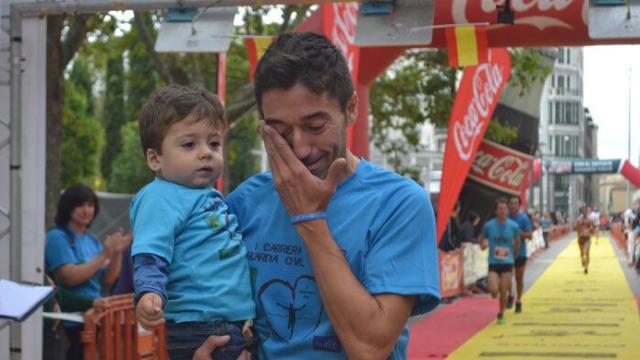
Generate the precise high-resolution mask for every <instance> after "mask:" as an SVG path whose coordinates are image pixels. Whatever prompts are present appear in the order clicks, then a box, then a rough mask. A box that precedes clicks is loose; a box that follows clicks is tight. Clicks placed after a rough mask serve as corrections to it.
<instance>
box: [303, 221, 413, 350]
mask: <svg viewBox="0 0 640 360" xmlns="http://www.w3.org/2000/svg"><path fill="white" fill-rule="evenodd" d="M297 230H298V233H299V234H300V236H301V237H302V238H303V239H304V242H305V244H306V247H307V251H308V253H309V257H310V258H311V264H312V267H313V272H314V275H315V280H316V284H317V287H318V289H319V292H320V296H321V298H322V302H323V305H324V309H325V310H326V312H327V314H328V315H329V319H330V320H331V323H332V325H333V327H334V329H335V330H336V333H337V334H338V337H339V338H340V341H341V343H342V345H343V346H344V347H345V351H346V352H347V354H348V356H349V358H353V359H359V358H380V359H384V358H386V357H387V356H388V354H389V353H390V351H391V350H392V348H393V346H394V344H395V343H396V341H397V339H398V337H399V336H400V334H401V332H402V330H403V328H404V326H405V324H406V321H407V320H408V318H409V315H410V313H411V309H412V307H413V303H414V302H415V299H414V297H411V296H409V297H405V298H406V299H402V297H399V296H397V298H394V299H392V300H391V301H396V300H397V301H398V302H399V303H394V304H393V305H392V306H387V305H388V304H389V303H388V302H387V300H388V299H384V300H385V301H384V303H381V302H380V299H379V298H377V297H374V296H372V295H371V294H369V292H368V291H367V290H366V289H365V288H364V287H363V286H362V284H361V283H360V281H359V280H358V279H357V278H356V277H355V276H354V274H353V272H352V270H351V267H350V266H349V263H348V262H347V260H346V259H345V258H344V255H343V254H342V251H341V249H340V248H339V247H338V246H337V244H336V242H335V240H334V239H333V237H332V235H331V232H330V231H329V228H328V227H327V224H326V222H325V221H322V220H316V221H310V222H305V223H301V224H298V225H297ZM390 296H393V295H390ZM403 301H406V302H407V303H403ZM398 305H399V306H398ZM388 307H392V309H389V308H388Z"/></svg>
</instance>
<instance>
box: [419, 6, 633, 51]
mask: <svg viewBox="0 0 640 360" xmlns="http://www.w3.org/2000/svg"><path fill="white" fill-rule="evenodd" d="M505 3H506V0H435V5H434V19H433V25H434V26H435V29H434V31H433V37H432V42H431V44H430V45H429V46H430V47H440V48H444V47H446V45H447V42H446V39H445V29H443V28H440V27H439V25H449V24H472V23H489V24H490V25H489V26H488V28H487V43H488V45H489V47H507V46H509V47H556V46H559V45H561V46H583V45H595V44H613V43H623V44H632V43H633V44H635V43H638V42H639V41H640V39H639V38H637V37H635V38H625V39H615V38H613V39H592V38H590V37H589V0H511V1H510V2H509V4H510V7H511V9H512V10H513V12H514V15H515V16H514V17H515V21H514V24H513V25H512V24H496V18H497V16H498V12H499V11H500V10H499V9H498V6H500V5H502V6H504V5H505ZM620 23H621V24H622V23H624V21H623V20H620ZM621 26H622V25H621Z"/></svg>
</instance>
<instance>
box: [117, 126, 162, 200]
mask: <svg viewBox="0 0 640 360" xmlns="http://www.w3.org/2000/svg"><path fill="white" fill-rule="evenodd" d="M121 137H122V151H120V152H119V153H118V155H117V156H116V158H115V159H114V162H113V168H112V171H111V177H110V178H109V184H110V186H111V187H110V190H111V191H113V192H119V193H130V194H132V193H135V192H137V191H138V190H140V188H142V187H143V186H144V185H145V184H146V183H148V182H150V181H151V180H153V176H154V175H153V173H152V172H151V170H149V168H148V167H147V161H146V159H145V157H144V154H143V153H142V148H141V146H140V137H139V136H138V122H137V121H130V122H128V123H127V124H126V125H125V126H123V127H122V129H121Z"/></svg>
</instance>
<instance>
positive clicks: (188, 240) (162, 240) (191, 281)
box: [130, 178, 255, 322]
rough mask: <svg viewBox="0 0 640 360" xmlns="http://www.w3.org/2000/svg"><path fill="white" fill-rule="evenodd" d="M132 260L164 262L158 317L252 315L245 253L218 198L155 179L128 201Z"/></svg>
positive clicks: (184, 318) (231, 217)
mask: <svg viewBox="0 0 640 360" xmlns="http://www.w3.org/2000/svg"><path fill="white" fill-rule="evenodd" d="M130 220H131V227H132V229H133V247H132V251H131V255H132V256H134V257H135V256H136V255H138V254H151V255H154V256H157V257H159V258H161V259H163V260H164V261H166V262H167V263H169V273H168V279H167V284H166V286H167V296H168V301H167V304H165V307H164V316H165V318H167V319H170V320H174V321H176V322H185V321H217V320H219V321H239V320H245V319H252V318H254V316H255V304H254V302H253V299H252V295H251V287H250V281H249V267H248V264H247V258H246V249H245V247H244V243H243V241H242V236H241V235H240V232H239V231H238V222H237V219H236V217H235V216H234V215H233V214H230V213H229V211H228V207H227V205H226V204H225V202H224V199H223V197H222V194H220V192H218V191H217V190H215V189H213V188H189V187H185V186H181V185H178V184H175V183H172V182H169V181H165V180H162V179H159V178H156V179H155V180H154V181H152V182H151V183H149V184H147V185H146V186H145V187H144V188H142V189H141V190H140V191H139V192H138V193H137V194H136V196H135V198H134V199H133V201H132V203H131V212H130Z"/></svg>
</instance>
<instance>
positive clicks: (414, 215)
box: [228, 160, 440, 359]
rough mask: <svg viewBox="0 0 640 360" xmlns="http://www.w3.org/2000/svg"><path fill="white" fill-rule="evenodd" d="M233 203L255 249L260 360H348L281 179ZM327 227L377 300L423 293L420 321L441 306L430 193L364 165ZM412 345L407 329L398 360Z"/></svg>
mask: <svg viewBox="0 0 640 360" xmlns="http://www.w3.org/2000/svg"><path fill="white" fill-rule="evenodd" d="M228 203H229V206H230V208H231V210H232V211H233V213H235V214H236V215H237V216H238V219H239V222H240V228H241V231H242V234H243V236H244V239H245V242H246V244H247V251H248V258H249V266H250V269H251V275H252V276H251V280H252V286H253V289H254V295H255V299H256V315H257V317H256V321H255V328H256V330H257V332H258V335H259V336H260V358H264V359H345V358H347V354H346V353H345V351H344V349H343V347H342V345H341V344H340V341H339V339H338V336H337V334H336V332H335V330H334V329H333V327H332V325H331V322H330V320H329V317H328V315H327V313H326V311H325V310H324V308H323V304H322V300H321V298H320V294H319V292H318V287H317V284H316V279H315V277H314V273H313V269H312V267H311V260H310V258H309V255H308V253H307V249H306V247H305V244H304V242H303V240H302V238H301V237H300V236H299V235H298V232H297V231H296V228H295V226H294V225H292V224H291V220H290V217H289V215H288V213H287V210H286V209H285V208H284V206H283V204H282V202H281V200H280V197H279V195H278V192H277V191H276V189H275V188H274V186H273V182H272V178H271V174H270V173H266V174H260V175H256V176H254V177H252V178H250V179H249V180H247V181H246V182H244V183H243V184H242V185H240V186H239V187H238V188H237V189H236V190H235V191H234V192H233V193H232V194H231V195H230V196H229V198H228ZM327 223H328V226H329V229H330V230H331V233H332V234H333V237H334V239H335V241H336V243H337V245H338V246H339V247H340V249H342V253H343V255H344V257H345V259H346V261H348V263H349V266H350V267H351V270H352V272H353V274H354V276H355V277H356V278H357V279H358V280H359V281H360V283H361V284H362V286H363V287H364V288H365V289H366V290H367V291H368V292H369V293H371V294H383V293H391V294H399V295H414V296H416V304H415V307H414V309H413V312H412V313H413V314H414V315H415V314H421V313H424V312H427V311H430V310H432V309H433V308H434V307H435V306H436V305H437V304H438V303H439V298H440V291H439V276H438V253H437V248H436V239H435V220H434V216H433V209H432V207H431V203H430V201H429V196H428V194H427V192H426V191H425V190H424V189H423V188H422V187H420V186H418V185H417V184H416V183H415V182H413V181H412V180H411V179H408V178H404V177H401V176H399V175H397V174H394V173H392V172H390V171H387V170H383V169H381V168H379V167H377V166H375V165H373V164H371V163H369V162H367V161H365V160H360V163H359V164H358V166H357V168H356V171H355V173H354V174H353V175H352V176H351V177H349V178H348V179H347V180H345V181H344V182H342V183H341V184H340V185H339V186H338V188H337V190H336V193H335V194H334V195H333V197H332V198H331V201H330V203H329V207H328V209H327ZM407 341H408V329H407V328H405V330H404V332H403V333H402V335H401V336H400V338H399V339H398V342H397V343H396V345H395V347H394V348H393V350H392V352H391V355H390V356H389V358H390V359H405V358H406V355H407V354H406V347H407Z"/></svg>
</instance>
